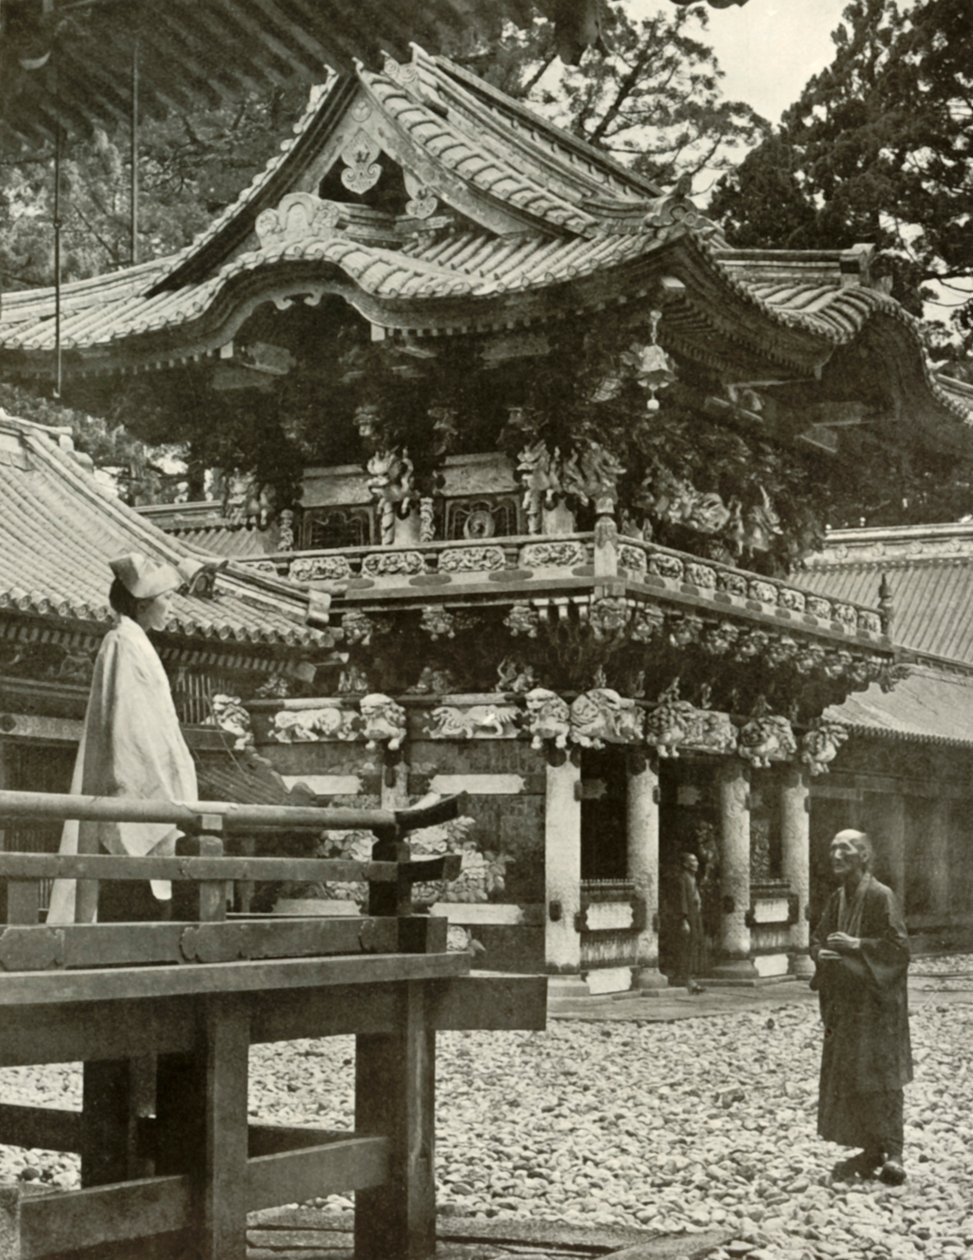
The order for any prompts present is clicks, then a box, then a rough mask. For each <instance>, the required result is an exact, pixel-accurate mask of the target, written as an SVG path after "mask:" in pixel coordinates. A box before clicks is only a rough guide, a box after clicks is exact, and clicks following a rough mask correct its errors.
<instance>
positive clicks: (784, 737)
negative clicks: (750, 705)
mask: <svg viewBox="0 0 973 1260" xmlns="http://www.w3.org/2000/svg"><path fill="white" fill-rule="evenodd" d="M737 752H738V753H739V755H740V756H741V757H742V758H743V759H744V760H745V761H749V762H750V764H751V765H752V766H754V767H755V768H757V769H764V770H765V769H767V768H768V767H769V766H770V764H771V763H772V762H774V761H787V760H789V759H790V758H791V757H793V756H794V754H795V753H796V752H797V740H796V739H795V738H794V732H793V730H792V729H791V724H790V722H788V720H787V718H784V717H780V716H778V715H777V714H774V713H771V712H770V708H769V706H768V705H767V702H766V701H758V703H757V705H756V707H755V708H754V712H753V716H752V717H751V719H750V721H749V722H747V723H746V724H745V725H744V726H743V727H742V729H741V731H740V739H739V742H738V744H737Z"/></svg>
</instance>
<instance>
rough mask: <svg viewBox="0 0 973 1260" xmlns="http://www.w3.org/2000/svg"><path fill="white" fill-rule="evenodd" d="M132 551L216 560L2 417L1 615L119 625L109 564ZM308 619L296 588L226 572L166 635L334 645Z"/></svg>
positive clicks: (183, 604) (184, 606)
mask: <svg viewBox="0 0 973 1260" xmlns="http://www.w3.org/2000/svg"><path fill="white" fill-rule="evenodd" d="M128 551H141V552H144V553H145V554H146V555H149V556H151V557H154V558H156V559H160V560H167V561H169V562H170V563H178V562H179V561H181V560H204V561H205V560H206V559H209V558H211V557H209V556H207V555H205V554H204V553H201V552H199V551H196V550H194V549H193V548H192V547H189V546H187V545H185V544H184V543H182V542H181V541H180V540H179V539H176V538H172V537H170V536H169V535H167V534H165V533H163V532H162V530H160V529H157V528H156V527H155V526H153V525H151V524H150V523H149V522H147V521H145V520H143V518H142V517H141V516H140V515H139V514H138V512H136V511H135V510H134V509H132V508H129V507H127V506H126V505H125V504H124V503H121V502H119V501H118V500H117V499H115V498H113V497H111V496H110V495H109V494H108V493H107V492H106V491H105V490H103V489H102V488H101V487H100V486H99V485H98V483H97V482H96V481H95V479H94V477H93V476H92V475H91V474H90V473H88V472H87V471H86V470H84V469H83V468H82V467H81V465H80V464H79V463H78V461H77V459H76V458H75V457H74V456H73V455H71V454H68V453H67V452H65V451H63V450H61V449H59V448H58V446H57V445H55V442H54V441H53V440H52V438H51V436H50V435H49V433H48V432H47V431H45V430H43V429H41V428H40V427H39V426H37V425H32V424H29V423H27V422H25V421H21V420H17V419H15V418H13V417H11V416H8V415H7V414H6V413H5V412H0V612H2V611H7V612H11V613H22V614H27V615H32V616H39V617H53V618H57V619H59V620H62V621H69V622H80V623H87V624H88V625H89V626H90V627H91V628H93V629H94V628H98V629H103V628H104V627H106V626H108V625H109V624H110V623H111V620H112V613H111V610H110V608H109V605H108V587H109V585H110V572H109V568H108V563H109V561H110V560H111V559H113V558H115V557H116V556H118V555H122V554H124V553H125V552H128ZM306 612H307V598H306V596H305V595H303V594H302V592H301V591H300V590H299V589H298V588H296V587H289V586H288V585H287V584H285V583H272V582H267V581H266V580H265V579H259V578H257V579H254V578H253V577H251V576H249V575H247V574H242V573H234V572H232V571H228V572H227V573H224V574H218V575H217V578H216V588H215V595H214V596H213V597H211V598H210V597H205V598H204V597H202V596H190V595H185V594H178V595H176V596H175V598H174V599H173V603H172V618H171V621H170V624H169V627H168V632H169V633H172V634H176V635H179V636H181V637H183V638H187V639H193V640H207V641H211V642H213V641H215V642H218V643H221V644H226V645H236V646H241V647H242V646H246V647H250V648H252V647H253V646H256V645H264V644H265V645H273V646H274V647H276V648H277V649H278V651H279V650H280V649H281V648H284V649H287V648H290V649H294V650H295V651H300V652H302V653H303V652H304V651H305V650H306V649H309V648H324V647H327V646H329V644H330V640H329V638H328V636H327V635H325V634H322V633H321V632H320V631H317V630H314V629H311V628H310V627H309V626H307V625H306V624H305V621H304V618H305V616H306Z"/></svg>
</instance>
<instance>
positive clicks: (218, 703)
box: [203, 695, 253, 748]
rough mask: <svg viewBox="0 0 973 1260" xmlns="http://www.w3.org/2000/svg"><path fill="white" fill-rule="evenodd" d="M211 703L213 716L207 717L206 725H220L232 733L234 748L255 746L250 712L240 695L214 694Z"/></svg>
mask: <svg viewBox="0 0 973 1260" xmlns="http://www.w3.org/2000/svg"><path fill="white" fill-rule="evenodd" d="M209 704H210V709H211V710H212V716H210V717H208V718H206V720H205V721H204V722H203V725H204V726H218V727H219V728H220V730H221V731H225V732H226V734H227V735H231V736H232V737H233V747H234V748H251V747H253V732H252V731H251V729H250V714H249V713H248V712H247V710H246V709H245V708H244V707H243V703H242V701H241V700H240V697H239V696H223V695H220V696H212V697H211V698H210V702H209Z"/></svg>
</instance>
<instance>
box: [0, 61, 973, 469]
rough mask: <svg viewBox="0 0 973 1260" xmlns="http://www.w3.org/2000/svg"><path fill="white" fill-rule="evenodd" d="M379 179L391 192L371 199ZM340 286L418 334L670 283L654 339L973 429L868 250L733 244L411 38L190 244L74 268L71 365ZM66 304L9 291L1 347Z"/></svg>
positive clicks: (492, 327) (16, 356)
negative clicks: (403, 56) (403, 59)
mask: <svg viewBox="0 0 973 1260" xmlns="http://www.w3.org/2000/svg"><path fill="white" fill-rule="evenodd" d="M381 180H384V181H385V184H384V187H385V188H386V191H387V193H388V192H389V191H391V192H394V190H395V188H399V189H400V190H401V198H400V201H399V203H398V208H397V209H395V210H391V209H388V208H387V207H388V206H389V204H391V203H390V201H389V197H388V196H386V197H385V198H384V202H383V208H379V207H378V205H370V204H369V199H368V195H367V194H368V193H369V191H370V190H371V189H373V188H375V187H376V186H377V185H378V184H379V182H380V181H381ZM327 295H337V296H339V297H341V298H343V299H345V300H346V301H347V302H348V303H350V304H351V305H353V306H354V307H356V308H357V309H358V311H359V312H360V313H361V314H362V315H363V316H364V318H365V319H367V320H368V321H369V322H370V323H372V325H374V326H375V327H376V328H377V329H379V330H381V332H382V334H387V335H393V336H397V337H407V338H417V337H433V336H447V335H456V334H463V333H469V332H490V331H499V330H508V329H510V328H512V327H523V326H528V325H534V326H536V327H543V326H545V325H550V324H551V323H552V322H554V321H557V320H559V319H562V318H564V316H565V315H569V314H572V313H575V312H592V313H593V312H595V311H598V310H601V309H604V308H606V307H613V306H616V305H619V304H624V303H629V304H631V303H635V304H637V303H639V302H641V303H642V304H643V305H645V304H647V303H651V304H658V305H660V306H661V307H662V310H663V316H662V322H661V327H660V337H661V340H662V342H663V344H664V345H665V346H666V347H667V348H668V349H670V350H672V351H673V352H675V353H677V354H680V355H682V356H684V357H685V358H687V359H689V360H690V361H693V362H697V363H700V364H703V365H705V366H707V367H708V368H710V369H712V370H714V371H715V372H717V373H718V374H720V375H721V376H722V377H723V379H725V380H727V381H774V382H777V383H780V384H783V385H792V384H793V383H795V382H801V381H803V382H806V383H808V385H809V387H810V388H812V389H813V390H814V391H817V392H816V396H818V397H821V398H828V397H835V398H847V397H849V396H851V395H850V394H849V389H851V391H852V393H853V394H854V395H855V396H856V397H862V398H867V399H869V400H870V401H871V402H874V403H879V404H883V405H885V406H886V408H887V409H889V410H890V411H892V412H894V413H895V414H896V415H898V416H899V417H900V418H901V419H904V420H906V421H907V422H908V423H909V424H911V425H912V426H914V427H915V428H917V429H924V430H925V431H926V432H935V433H936V434H937V435H938V436H939V437H940V438H943V435H947V436H948V439H949V440H950V441H951V442H952V443H953V444H960V445H964V446H965V445H966V444H967V443H968V439H969V437H970V436H971V434H973V426H971V416H973V395H970V396H968V393H967V392H964V391H963V390H962V389H959V390H958V389H957V388H956V384H955V382H945V383H944V381H943V380H941V379H940V378H939V377H938V376H937V375H936V374H935V373H934V372H933V371H932V369H931V367H930V365H929V363H928V361H927V359H926V357H925V353H924V350H923V347H922V344H921V341H920V338H919V334H918V329H917V326H916V324H915V321H914V320H913V319H912V318H911V317H910V316H909V315H908V314H907V313H906V312H905V311H904V310H903V309H902V307H901V306H900V305H899V304H898V303H897V302H895V301H894V300H893V299H892V298H891V297H890V296H889V295H888V294H887V293H885V292H884V291H883V287H882V284H881V282H878V281H876V282H873V281H872V279H871V276H870V273H869V252H868V250H867V249H864V248H861V247H856V248H855V249H851V250H845V251H841V250H834V251H820V250H819V251H803V252H802V251H767V250H749V251H748V250H730V249H728V248H727V247H726V243H725V241H724V240H723V239H722V237H721V235H720V233H719V230H718V229H717V228H716V226H715V225H714V224H712V223H711V222H709V221H708V220H706V219H705V218H704V217H703V216H701V215H700V214H699V212H698V211H697V209H696V208H695V206H693V204H692V203H691V202H690V201H689V200H688V199H687V198H686V197H684V196H682V195H680V194H679V193H674V194H671V195H667V194H665V193H664V192H663V191H662V190H661V189H659V188H658V187H657V186H656V185H654V184H652V183H651V182H650V181H647V180H645V179H644V178H642V177H640V176H638V175H636V174H634V173H633V172H631V171H629V170H627V169H626V168H624V167H622V166H620V165H618V164H617V163H615V162H614V161H613V160H612V159H610V158H608V157H607V156H606V155H605V154H603V153H602V152H600V151H599V150H597V149H595V148H593V147H591V146H589V145H586V144H584V143H582V142H581V141H579V140H577V139H576V138H575V137H573V136H570V135H568V134H566V133H564V132H562V131H560V130H559V129H558V128H557V127H555V126H553V125H551V124H549V123H547V122H545V121H543V120H542V119H540V118H539V117H537V116H536V115H534V114H533V113H531V112H530V111H529V110H527V109H525V108H524V107H523V106H522V105H520V104H518V103H517V102H514V101H512V100H510V99H509V98H507V97H505V96H504V95H503V94H502V93H500V92H498V91H496V90H495V89H493V88H491V87H489V86H488V85H487V84H485V83H483V82H482V81H481V80H479V79H477V78H476V77H475V76H474V75H471V74H469V73H468V72H466V71H464V70H462V69H460V68H458V67H457V66H455V65H453V64H452V63H451V62H449V61H448V60H447V59H446V58H444V57H440V56H431V55H429V54H427V53H426V52H424V51H423V50H422V49H419V48H416V49H414V51H413V57H412V60H411V61H410V62H409V63H407V64H401V63H399V62H398V61H395V60H394V59H392V58H388V59H386V61H385V63H384V65H383V67H382V68H381V70H377V69H371V68H366V67H365V66H362V65H359V66H358V68H357V70H356V72H355V75H354V76H350V77H348V78H346V79H339V80H336V81H335V82H334V83H333V84H332V85H331V87H330V88H329V89H328V90H326V91H322V92H319V93H317V94H315V95H314V99H313V103H312V105H311V106H309V109H308V111H307V113H306V115H305V116H304V118H303V119H302V120H301V121H300V122H299V123H298V124H297V126H296V128H295V132H294V135H293V137H292V138H291V139H290V140H289V141H288V142H287V144H285V145H284V146H283V148H282V151H281V152H280V153H279V154H278V155H277V156H275V158H274V159H273V160H272V161H271V162H270V163H269V164H268V166H267V167H266V168H265V170H264V171H263V172H261V174H260V175H258V176H257V177H256V178H255V179H254V181H253V182H252V183H251V185H250V186H249V188H247V189H246V190H245V191H244V192H243V194H241V196H240V198H239V199H238V200H237V202H236V203H234V204H233V205H232V206H230V207H229V208H228V209H227V210H226V211H225V212H224V213H223V214H221V215H220V216H219V217H218V218H217V219H216V220H215V221H214V223H213V224H212V225H211V226H210V227H209V228H208V229H207V230H206V231H205V232H203V233H202V234H201V235H200V236H199V237H198V238H197V239H196V241H194V242H193V244H192V245H190V246H189V247H188V248H187V249H185V250H183V251H181V252H180V253H178V254H176V255H173V256H172V257H169V258H165V259H159V260H156V261H154V262H152V263H146V264H143V265H142V266H140V267H137V268H132V269H129V270H127V271H122V272H118V273H114V274H112V275H110V276H104V277H97V278H95V279H92V280H86V281H82V282H80V283H77V284H72V285H67V286H65V287H64V289H63V290H62V303H61V320H60V330H59V331H60V345H61V348H62V352H63V354H64V356H65V357H64V362H65V365H66V367H67V370H68V373H69V379H70V374H71V373H91V374H102V373H110V372H118V371H132V370H143V369H145V368H150V367H165V366H166V365H168V364H169V363H173V362H181V361H187V360H191V359H199V358H203V357H206V356H217V355H219V356H222V357H224V358H229V357H232V356H233V354H234V339H235V338H241V337H242V339H243V340H245V339H246V329H245V324H246V321H247V320H248V319H249V317H250V316H251V315H252V314H253V313H254V311H256V310H257V308H258V307H260V306H261V305H262V304H264V303H274V304H276V305H277V306H278V307H279V308H281V309H283V308H286V307H287V306H288V305H289V304H292V303H294V302H309V303H310V304H312V305H314V304H315V303H318V302H320V300H321V298H322V297H325V296H327ZM54 315H55V302H54V295H53V292H52V291H51V290H42V291H38V290H35V291H31V292H22V293H15V294H9V295H7V296H6V298H5V301H4V307H3V311H2V315H0V370H2V371H3V372H5V373H7V374H11V375H19V376H21V377H25V378H29V377H31V376H39V375H47V374H49V373H50V372H51V370H52V360H53V353H54V346H55V318H54ZM849 382H851V384H849ZM829 390H830V393H829ZM943 440H945V439H943Z"/></svg>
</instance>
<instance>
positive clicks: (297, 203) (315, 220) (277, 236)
mask: <svg viewBox="0 0 973 1260" xmlns="http://www.w3.org/2000/svg"><path fill="white" fill-rule="evenodd" d="M340 217H341V207H340V206H339V205H338V203H337V202H334V201H324V200H322V198H320V197H315V196H314V194H313V193H306V192H293V193H287V195H286V196H284V197H281V199H280V201H279V202H278V203H277V206H276V207H275V209H273V210H262V211H261V212H260V214H258V215H257V218H256V222H255V223H254V229H255V230H256V233H257V238H258V239H259V241H260V246H261V248H262V249H269V248H271V247H273V246H277V245H290V244H292V243H293V242H295V241H306V240H327V239H328V237H331V236H334V235H335V233H336V231H337V228H338V220H339V219H340Z"/></svg>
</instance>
